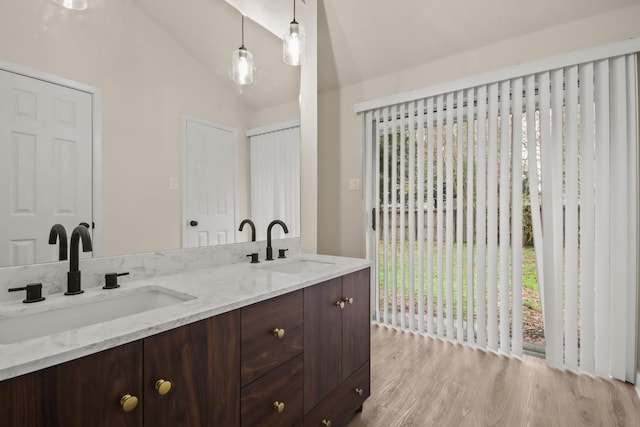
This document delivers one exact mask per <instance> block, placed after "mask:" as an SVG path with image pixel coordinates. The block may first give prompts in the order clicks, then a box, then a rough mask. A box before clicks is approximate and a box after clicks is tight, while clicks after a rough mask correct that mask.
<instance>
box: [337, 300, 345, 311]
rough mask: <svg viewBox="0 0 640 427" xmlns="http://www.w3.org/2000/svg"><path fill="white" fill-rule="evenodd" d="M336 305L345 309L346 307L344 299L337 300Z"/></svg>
mask: <svg viewBox="0 0 640 427" xmlns="http://www.w3.org/2000/svg"><path fill="white" fill-rule="evenodd" d="M336 307H338V308H340V309H343V308H344V301H336Z"/></svg>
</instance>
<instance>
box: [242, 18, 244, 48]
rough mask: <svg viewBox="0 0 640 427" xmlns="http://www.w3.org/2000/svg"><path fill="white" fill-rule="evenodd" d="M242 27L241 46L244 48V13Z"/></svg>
mask: <svg viewBox="0 0 640 427" xmlns="http://www.w3.org/2000/svg"><path fill="white" fill-rule="evenodd" d="M241 27H242V46H241V49H244V15H242V24H241Z"/></svg>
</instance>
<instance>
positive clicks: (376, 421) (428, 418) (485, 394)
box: [349, 326, 640, 427]
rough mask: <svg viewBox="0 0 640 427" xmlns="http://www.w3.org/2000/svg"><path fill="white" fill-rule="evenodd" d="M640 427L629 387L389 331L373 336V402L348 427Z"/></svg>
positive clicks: (639, 402)
mask: <svg viewBox="0 0 640 427" xmlns="http://www.w3.org/2000/svg"><path fill="white" fill-rule="evenodd" d="M364 426H366V427H378V426H380V427H395V426H398V427H400V426H401V427H409V426H425V427H427V426H438V427H448V426H456V427H457V426H474V427H475V426H508V427H512V426H514V427H517V426H540V427H551V426H562V427H573V426H605V427H609V426H640V398H638V395H637V394H636V391H635V389H634V388H633V386H632V385H631V384H628V383H623V382H620V381H611V380H604V379H600V378H591V377H589V376H586V375H575V374H572V373H568V372H561V371H558V370H554V369H550V368H548V367H547V366H546V364H545V361H544V360H541V359H538V358H535V357H530V356H525V357H524V359H523V360H516V359H509V358H506V357H503V356H498V355H496V354H492V353H485V352H482V351H478V350H473V349H471V348H468V347H463V346H460V345H455V344H451V343H446V342H442V341H439V340H435V339H431V338H425V337H423V336H420V335H416V334H411V333H407V332H403V331H400V330H397V329H393V328H389V327H386V326H373V327H372V329H371V397H370V398H369V399H368V400H367V401H366V402H365V404H364V410H363V412H362V413H360V414H358V415H356V417H355V418H354V419H353V421H352V422H351V423H350V424H349V427H364Z"/></svg>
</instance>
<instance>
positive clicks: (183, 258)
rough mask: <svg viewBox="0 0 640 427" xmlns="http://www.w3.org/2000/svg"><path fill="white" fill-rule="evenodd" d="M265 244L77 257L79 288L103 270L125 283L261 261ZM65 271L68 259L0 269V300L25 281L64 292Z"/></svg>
mask: <svg viewBox="0 0 640 427" xmlns="http://www.w3.org/2000/svg"><path fill="white" fill-rule="evenodd" d="M272 246H273V248H274V251H273V252H274V254H276V256H277V253H278V251H277V249H288V252H287V255H294V254H297V253H299V252H300V250H301V249H300V248H301V244H300V239H299V238H291V239H277V240H275V239H274V240H273V241H272ZM266 247H267V242H266V241H260V242H247V243H234V244H229V245H218V246H207V247H203V248H191V249H175V250H169V251H161V252H150V253H142V254H132V255H123V256H113V257H102V258H87V259H83V260H80V271H81V272H82V288H83V289H88V288H92V287H96V286H104V275H105V274H107V273H124V272H129V275H128V276H123V277H119V278H118V282H119V283H122V284H125V283H126V282H127V281H129V280H139V279H145V278H149V277H154V276H164V275H168V274H174V273H179V272H183V271H192V270H198V269H201V268H209V267H217V266H222V265H228V264H234V263H240V262H247V263H248V262H249V258H247V255H248V254H250V253H253V252H258V253H259V258H260V260H261V261H262V260H264V258H265V256H266ZM68 271H69V261H61V262H53V263H48V264H35V265H26V266H18V267H6V268H0V302H2V301H13V300H21V299H24V298H25V293H24V292H8V291H7V290H8V289H9V288H16V287H22V286H25V285H26V284H28V283H42V294H43V295H44V296H47V295H50V294H57V293H61V292H64V291H65V290H66V287H67V272H68Z"/></svg>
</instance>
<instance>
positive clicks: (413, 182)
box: [366, 82, 523, 355]
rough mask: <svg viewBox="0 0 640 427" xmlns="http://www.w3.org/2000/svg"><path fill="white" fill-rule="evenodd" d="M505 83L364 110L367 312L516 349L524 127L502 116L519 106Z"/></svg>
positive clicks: (487, 344)
mask: <svg viewBox="0 0 640 427" xmlns="http://www.w3.org/2000/svg"><path fill="white" fill-rule="evenodd" d="M518 84H519V85H520V86H521V85H522V84H521V83H516V87H515V90H517V87H518V86H517V85H518ZM510 91H511V86H510V83H509V82H507V83H502V84H499V83H495V84H491V85H486V86H481V87H477V88H471V89H467V90H459V91H456V92H450V93H446V94H442V95H438V96H434V97H430V98H427V99H421V100H417V101H412V102H408V103H405V104H401V105H395V106H390V107H386V108H381V109H376V110H373V111H369V112H367V113H366V116H367V118H366V120H367V123H373V125H374V126H375V129H374V131H373V132H372V133H371V134H372V135H376V136H375V139H376V140H375V142H374V141H370V143H372V144H374V146H375V160H376V166H375V170H376V171H379V176H378V179H376V180H375V184H376V190H375V193H376V199H377V200H378V202H379V227H378V228H379V229H378V232H379V237H380V241H381V243H380V254H379V258H378V259H379V261H380V266H381V269H380V277H379V278H380V286H379V287H378V286H376V289H375V291H376V293H377V295H378V297H377V301H379V302H380V303H379V304H377V305H376V311H375V317H376V319H377V320H379V321H382V322H386V323H389V324H392V325H396V326H400V327H406V328H408V329H411V330H416V331H419V332H423V333H427V334H430V335H433V336H438V337H441V338H446V339H449V340H453V341H457V342H461V343H472V344H474V345H477V346H479V347H482V348H487V349H490V350H494V351H499V352H502V353H505V354H515V355H521V354H522V291H521V289H522V274H521V272H520V270H519V268H518V267H517V266H519V265H521V257H522V222H521V219H520V220H519V219H518V218H521V217H522V191H521V189H522V173H521V169H522V166H521V163H522V149H521V145H522V142H521V140H522V136H521V135H520V134H521V128H519V129H517V130H516V131H512V127H513V128H514V129H516V128H518V126H512V124H511V116H512V114H513V115H514V116H516V117H519V116H522V111H523V108H522V99H514V101H513V102H511V100H510ZM500 100H503V102H500ZM504 101H506V102H504ZM517 109H519V110H520V115H519V116H517V115H516V113H515V111H516V110H517ZM502 117H504V119H502ZM520 120H521V119H520ZM512 172H513V173H512ZM512 199H513V203H511V201H512ZM512 217H513V218H515V220H513V221H512ZM488 230H490V231H488ZM469 243H470V244H469ZM474 243H475V244H474ZM465 246H466V250H465ZM511 264H513V265H515V266H516V268H514V269H513V270H512V269H511ZM512 290H513V292H512ZM465 300H466V303H465ZM512 336H513V339H512V338H511V337H512Z"/></svg>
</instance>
